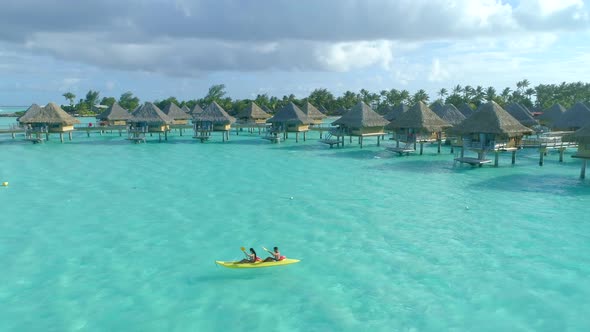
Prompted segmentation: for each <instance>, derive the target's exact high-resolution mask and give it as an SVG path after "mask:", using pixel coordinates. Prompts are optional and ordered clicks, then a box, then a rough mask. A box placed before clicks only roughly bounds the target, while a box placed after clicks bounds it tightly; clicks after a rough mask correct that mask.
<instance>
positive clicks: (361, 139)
mask: <svg viewBox="0 0 590 332" xmlns="http://www.w3.org/2000/svg"><path fill="white" fill-rule="evenodd" d="M359 144H360V145H361V149H362V148H363V136H359Z"/></svg>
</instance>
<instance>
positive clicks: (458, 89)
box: [453, 84, 463, 95]
mask: <svg viewBox="0 0 590 332" xmlns="http://www.w3.org/2000/svg"><path fill="white" fill-rule="evenodd" d="M461 92H463V88H462V87H461V85H459V84H457V85H456V86H455V87H454V88H453V94H454V95H460V94H461Z"/></svg>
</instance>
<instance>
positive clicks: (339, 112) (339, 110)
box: [334, 106, 349, 115]
mask: <svg viewBox="0 0 590 332" xmlns="http://www.w3.org/2000/svg"><path fill="white" fill-rule="evenodd" d="M348 111H349V110H348V109H346V108H344V106H341V107H340V108H339V109H337V110H336V112H334V113H335V114H336V115H344V114H346V112H348Z"/></svg>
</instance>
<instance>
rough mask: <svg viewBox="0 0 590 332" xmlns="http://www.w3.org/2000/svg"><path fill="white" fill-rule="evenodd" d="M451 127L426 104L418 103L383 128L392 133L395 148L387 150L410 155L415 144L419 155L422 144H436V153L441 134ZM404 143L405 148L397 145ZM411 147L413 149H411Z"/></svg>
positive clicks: (439, 144)
mask: <svg viewBox="0 0 590 332" xmlns="http://www.w3.org/2000/svg"><path fill="white" fill-rule="evenodd" d="M450 127H451V125H450V124H449V123H448V122H446V121H445V120H443V119H441V118H440V117H439V116H438V115H436V113H434V112H433V111H432V110H431V109H430V108H429V107H428V106H426V104H424V103H423V102H421V101H420V102H418V103H416V104H415V105H414V106H412V107H411V108H410V109H409V110H408V111H407V112H405V113H402V114H401V115H400V116H398V117H397V118H396V119H395V120H393V121H391V123H389V124H388V125H387V126H386V127H385V128H386V129H389V130H393V131H394V133H395V134H394V139H395V140H396V141H397V143H396V147H393V148H389V149H388V150H390V151H393V152H397V153H399V154H400V155H401V154H402V153H406V154H408V153H410V152H413V151H415V150H416V144H417V143H419V144H420V154H422V153H423V151H424V143H426V142H434V141H437V142H438V152H439V153H440V146H441V141H442V133H443V131H444V130H445V129H447V128H450ZM400 141H401V142H404V143H405V146H403V147H400V146H399V145H400V144H399V143H400ZM412 145H413V148H412Z"/></svg>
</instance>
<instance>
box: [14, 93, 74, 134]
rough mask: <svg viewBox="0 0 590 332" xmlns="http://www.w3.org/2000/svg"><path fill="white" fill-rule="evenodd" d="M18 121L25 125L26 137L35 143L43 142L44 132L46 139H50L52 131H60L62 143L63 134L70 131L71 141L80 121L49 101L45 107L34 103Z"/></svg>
mask: <svg viewBox="0 0 590 332" xmlns="http://www.w3.org/2000/svg"><path fill="white" fill-rule="evenodd" d="M18 121H19V123H20V124H21V125H23V126H24V127H25V137H26V139H27V140H30V141H32V142H33V143H39V142H43V136H42V135H43V134H45V139H46V140H49V134H50V133H59V140H60V141H61V142H62V143H63V141H64V137H63V134H64V133H68V136H69V139H70V141H71V140H72V132H73V131H74V124H77V123H80V121H79V120H78V119H76V118H74V117H73V116H71V115H69V114H68V113H66V112H65V111H64V110H63V109H62V108H61V107H59V106H58V105H57V104H55V103H49V104H47V105H45V106H44V107H39V106H38V105H36V104H33V105H31V107H29V109H28V110H27V111H26V112H25V114H24V115H23V116H21V117H20V118H19V119H18Z"/></svg>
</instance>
